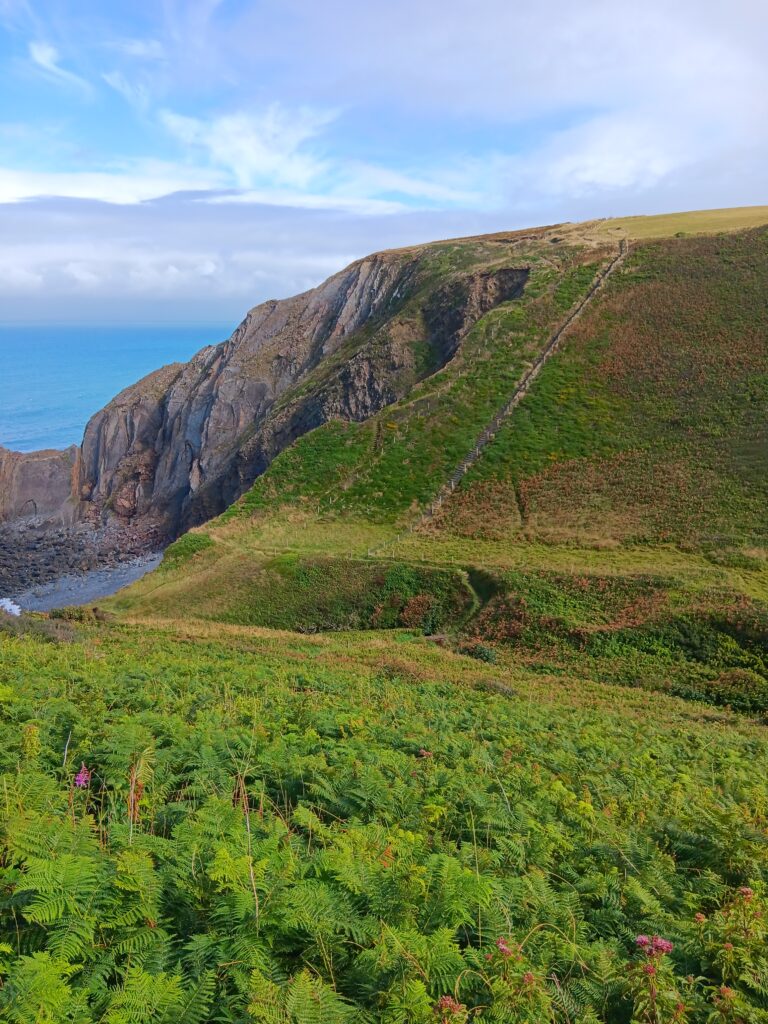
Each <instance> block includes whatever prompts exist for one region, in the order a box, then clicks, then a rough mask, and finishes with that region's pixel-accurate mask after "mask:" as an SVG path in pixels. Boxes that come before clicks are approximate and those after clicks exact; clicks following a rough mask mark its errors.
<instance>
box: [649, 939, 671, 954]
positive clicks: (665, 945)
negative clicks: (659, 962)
mask: <svg viewBox="0 0 768 1024" xmlns="http://www.w3.org/2000/svg"><path fill="white" fill-rule="evenodd" d="M674 948H675V947H674V946H673V944H672V943H671V942H670V941H669V939H662V938H661V936H659V935H654V936H653V951H654V953H658V954H659V955H660V956H666V954H667V953H671V952H672V950H673V949H674Z"/></svg>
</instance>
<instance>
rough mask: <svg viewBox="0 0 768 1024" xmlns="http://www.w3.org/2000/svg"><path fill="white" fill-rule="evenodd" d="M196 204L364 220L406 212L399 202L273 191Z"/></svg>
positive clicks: (252, 191) (221, 196)
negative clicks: (289, 209) (268, 208)
mask: <svg viewBox="0 0 768 1024" xmlns="http://www.w3.org/2000/svg"><path fill="white" fill-rule="evenodd" d="M198 202H204V203H209V204H211V205H213V206H220V205H229V204H232V203H235V204H249V205H263V206H277V207H279V206H289V207H293V208H294V209H297V210H343V211H345V212H347V213H352V214H356V215H357V216H361V217H368V216H372V215H374V214H384V215H387V214H392V213H402V212H404V211H405V210H407V209H408V207H406V206H405V205H404V204H403V203H399V202H395V201H393V200H389V199H375V198H371V199H366V198H359V199H357V198H355V197H354V196H345V195H339V194H337V193H335V194H332V195H318V194H317V193H313V192H286V191H280V190H275V189H265V190H262V191H258V190H257V189H247V190H246V191H244V192H225V193H221V194H218V195H212V196H206V197H204V198H202V199H200V200H198Z"/></svg>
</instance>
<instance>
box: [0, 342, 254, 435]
mask: <svg viewBox="0 0 768 1024" xmlns="http://www.w3.org/2000/svg"><path fill="white" fill-rule="evenodd" d="M233 328H234V325H233V324H231V323H227V324H224V323H214V324H206V323H203V324H170V325H169V324H138V325H131V326H123V325H120V326H113V325H110V326H105V327H96V326H93V325H89V326H87V327H76V326H72V325H69V324H68V325H66V326H63V325H50V324H49V325H45V326H43V325H23V326H15V325H10V324H5V325H3V324H0V445H3V446H4V447H5V448H11V449H13V450H14V451H22V452H26V451H34V450H35V449H37V448H66V447H67V446H68V445H70V444H79V443H80V441H81V440H82V437H83V430H84V429H85V425H86V423H87V422H88V420H89V419H90V417H91V416H92V415H93V414H94V413H95V412H97V411H98V410H99V409H101V408H102V406H104V405H106V403H107V402H108V401H109V400H110V399H111V398H113V397H114V396H115V395H116V394H117V393H118V392H119V391H122V389H123V388H125V387H127V386H128V385H129V384H133V383H134V381H137V380H139V379H140V378H141V377H143V376H144V375H145V374H147V373H150V372H151V371H152V370H156V369H157V368H158V367H160V366H165V365H166V364H167V363H175V362H178V361H181V360H186V359H189V358H190V356H192V355H194V353H195V352H197V351H198V350H199V349H201V348H202V347H203V346H204V345H210V344H215V343H216V342H218V341H223V340H224V339H225V338H228V337H229V335H230V334H231V333H232V330H233Z"/></svg>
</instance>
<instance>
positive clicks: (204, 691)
mask: <svg viewBox="0 0 768 1024" xmlns="http://www.w3.org/2000/svg"><path fill="white" fill-rule="evenodd" d="M715 213H717V211H715ZM735 213H738V211H736V212H735ZM631 220H632V219H629V220H627V221H617V222H615V223H614V222H602V223H601V224H599V225H597V226H593V227H588V226H585V227H584V228H581V227H579V228H578V230H577V229H576V228H572V227H570V226H567V227H564V228H563V230H562V232H560V233H559V234H558V235H557V237H556V238H555V239H554V241H551V240H544V241H542V240H541V239H539V240H534V241H532V242H531V243H530V246H529V248H527V249H526V248H525V245H519V246H518V248H516V249H515V250H514V254H513V255H514V259H515V260H516V261H518V262H519V261H525V263H526V266H527V267H528V268H529V269H530V276H529V281H528V285H527V287H526V290H525V292H524V294H523V295H522V296H521V297H520V298H518V299H515V300H512V301H510V302H507V303H503V304H502V305H501V306H499V307H497V308H496V309H494V310H493V311H492V312H490V313H488V314H487V315H486V316H485V317H483V318H482V319H481V320H480V321H479V322H478V323H477V324H476V325H475V326H474V327H473V328H472V330H471V331H470V332H469V334H468V335H467V336H466V338H464V340H463V342H462V345H461V347H460V349H459V351H458V353H457V354H456V356H455V357H454V358H453V359H452V360H450V361H449V362H448V363H446V364H445V365H444V366H443V367H442V368H441V369H438V370H437V371H436V372H434V373H432V374H430V375H427V376H426V377H425V379H423V380H422V381H421V382H420V383H417V384H416V385H415V386H414V387H413V389H412V391H411V392H410V393H409V395H408V396H407V397H406V398H405V399H403V400H401V401H399V402H396V403H394V404H393V405H392V406H390V407H388V408H386V409H384V410H383V411H382V412H381V413H380V414H378V415H377V416H375V417H372V419H371V420H368V421H366V422H365V423H359V424H358V423H341V422H332V423H329V424H326V425H325V426H324V427H321V428H319V429H317V430H315V431H313V432H311V433H309V434H307V435H305V436H304V437H303V438H301V439H300V440H299V441H297V442H296V443H295V444H294V445H293V446H291V448H289V449H288V450H286V451H285V452H283V453H282V454H281V455H279V456H278V457H277V459H275V461H274V462H273V463H272V465H271V467H270V468H269V469H268V471H267V472H266V473H265V474H264V475H263V476H262V477H260V478H259V479H258V480H257V482H256V484H255V485H254V487H253V488H252V489H251V490H250V491H249V492H248V493H247V494H245V495H244V496H243V498H242V499H241V500H240V501H239V502H238V503H236V504H235V505H234V506H232V508H231V509H230V510H228V511H227V512H226V513H225V514H224V515H222V516H220V517H219V518H218V519H217V520H214V521H213V522H211V523H209V524H207V525H205V526H203V527H201V528H199V529H196V530H194V531H192V532H190V533H188V534H186V535H185V536H183V537H181V538H180V539H179V540H178V541H176V542H175V543H174V544H173V545H172V546H171V547H170V548H169V549H168V551H167V552H166V556H165V559H164V562H163V564H162V566H161V567H160V568H159V569H158V570H157V571H156V572H154V573H152V574H150V575H149V576H148V577H146V578H145V579H144V580H142V581H140V582H139V583H138V584H135V585H134V586H133V587H131V588H129V589H128V590H127V591H125V592H122V593H120V594H118V595H116V596H115V597H114V598H112V599H110V600H108V601H106V602H104V603H103V605H102V606H101V607H100V608H99V609H97V610H93V609H63V610H60V611H57V612H54V613H51V614H50V615H47V616H42V615H37V616H33V615H30V616H24V617H22V618H21V619H11V618H10V617H5V616H1V615H0V1021H2V1022H3V1024H5V1022H6V1021H7V1022H8V1024H59V1022H62V1024H63V1022H79V1024H96V1022H103V1024H145V1022H148V1024H203V1022H212V1024H213V1022H223V1024H248V1022H265V1024H326V1022H327V1024H335V1022H349V1024H354V1022H359V1024H378V1022H381V1024H470V1022H474V1021H477V1022H481V1021H488V1022H497V1024H538V1022H551V1024H685V1022H688V1024H768V941H767V940H768V889H767V888H766V883H767V882H768V731H767V730H766V727H767V726H768V553H767V552H768V516H767V515H766V507H767V500H768V489H767V486H768V485H767V484H766V481H767V480H768V435H766V433H765V424H766V422H768V417H767V415H766V414H767V413H768V391H766V382H768V304H767V303H766V297H767V296H768V290H767V289H768V232H767V231H766V229H765V228H760V227H754V226H748V224H747V223H746V222H745V223H742V221H740V220H739V219H738V217H736V218H735V220H734V221H733V223H731V224H729V223H727V222H726V223H723V218H722V217H719V216H714V219H713V215H712V214H701V215H692V217H691V219H690V221H686V220H685V217H684V216H683V215H679V216H678V217H676V218H673V220H674V230H672V228H669V229H668V234H676V233H679V232H684V237H679V238H659V239H655V238H653V237H652V236H653V235H654V234H655V233H656V231H658V230H661V228H660V227H659V225H658V224H656V226H655V227H654V225H649V224H648V223H647V222H650V221H652V220H654V221H655V219H654V218H647V219H645V218H641V219H640V220H642V221H643V222H646V223H645V228H644V229H643V230H640V229H638V231H637V234H636V235H635V238H638V237H640V238H643V237H646V238H647V239H648V240H646V241H635V242H633V244H632V246H631V250H630V253H629V255H628V257H627V259H626V261H625V262H624V265H623V266H622V268H621V270H620V272H617V274H615V275H614V276H613V277H612V278H611V280H610V282H609V284H608V285H607V287H606V288H605V289H604V290H603V291H601V292H600V293H599V296H598V297H597V298H596V299H595V300H594V301H593V302H592V303H591V305H590V306H589V308H588V310H587V312H586V313H585V315H584V316H582V317H581V318H580V319H579V321H578V322H577V323H576V324H574V326H573V328H572V329H571V330H570V331H569V334H568V337H567V340H566V341H565V342H564V343H563V345H562V347H561V349H560V351H558V353H557V354H556V355H555V356H553V357H552V358H551V359H550V361H549V362H547V364H546V365H545V367H544V369H543V370H542V373H541V375H540V377H539V378H538V379H537V381H536V383H535V384H534V386H533V387H532V388H531V391H530V393H529V394H528V395H527V397H526V398H525V399H524V400H523V401H522V402H521V403H520V406H519V407H518V408H517V409H516V410H515V412H514V413H513V414H512V416H510V417H509V418H508V419H507V420H506V422H505V423H504V425H503V426H502V428H501V429H500V430H499V431H498V433H497V435H496V437H495V438H494V439H493V440H492V442H491V444H490V445H489V446H488V448H487V449H486V450H485V451H484V452H483V455H482V458H480V459H479V461H477V462H476V463H475V465H474V466H473V467H472V469H471V471H470V472H469V473H468V474H467V475H466V476H465V477H464V479H463V480H462V481H461V483H460V484H459V486H458V488H457V490H456V491H455V492H454V493H453V495H452V496H451V497H450V498H449V499H448V500H447V501H446V502H445V504H444V505H443V506H442V508H441V509H439V510H438V512H437V514H436V515H435V516H434V517H433V518H425V519H423V520H422V519H420V518H419V517H420V514H421V512H422V511H423V510H424V508H425V507H427V506H428V504H429V502H430V501H431V500H432V499H433V497H434V496H435V494H436V493H437V492H438V489H439V488H440V486H441V484H442V483H443V482H444V481H445V479H446V478H447V477H448V475H449V474H450V472H451V471H452V468H453V467H454V466H455V465H456V464H457V463H458V462H459V461H460V460H461V459H462V458H463V456H464V455H465V454H466V452H467V451H468V449H469V448H470V447H471V445H472V443H473V438H474V437H476V436H477V434H478V433H479V432H480V430H482V429H483V427H484V425H485V424H486V423H487V422H488V421H489V419H490V418H491V417H492V416H493V414H494V412H495V411H496V410H497V409H498V408H499V407H500V406H501V405H503V404H504V402H505V400H506V398H507V397H508V396H509V393H510V389H512V388H513V387H514V383H515V381H516V380H518V379H519V377H520V374H521V372H523V370H524V368H525V366H526V365H528V364H530V361H531V359H532V358H534V357H535V355H536V354H537V352H539V351H540V350H541V348H542V347H543V345H544V343H545V342H546V339H547V337H548V336H549V334H550V333H551V331H552V330H553V329H554V327H555V326H556V325H557V324H558V322H559V321H560V320H561V319H562V317H563V316H564V315H565V314H567V312H568V310H569V309H570V308H572V306H573V304H574V303H576V302H578V301H579V299H580V297H581V296H582V295H583V294H584V293H585V291H586V289H588V288H589V286H590V284H591V282H592V280H593V279H594V275H595V272H596V269H598V268H599V267H600V266H601V265H602V264H603V263H604V262H605V260H606V259H608V258H610V257H611V255H612V254H613V252H614V249H613V248H612V244H611V243H610V242H606V238H607V239H610V238H611V237H612V235H611V232H612V231H619V232H620V233H621V232H624V233H626V232H627V231H629V232H630V234H631V230H632V224H631V223H630V222H631ZM665 223H666V222H665ZM686 225H687V227H686ZM729 227H732V228H737V227H738V228H740V230H738V231H730V232H728V233H724V234H706V233H705V232H707V231H713V230H724V229H727V228H729ZM699 231H700V232H702V233H701V234H699V233H698V232H699ZM525 244H528V243H525ZM489 252H490V253H492V254H493V253H495V252H496V250H495V249H494V248H493V245H492V244H491V243H490V242H481V241H478V240H467V241H466V242H457V243H441V244H440V245H438V246H436V247H434V251H432V249H430V250H429V258H428V266H429V267H430V274H432V275H433V276H434V278H435V279H436V280H441V281H442V280H444V278H445V275H448V276H447V279H448V280H452V279H453V278H452V276H451V275H461V273H464V272H465V271H466V269H467V268H471V267H472V266H474V263H475V261H477V260H482V261H485V262H487V261H488V260H489V259H491V257H490V256H489ZM492 258H493V259H496V258H497V257H496V256H493V257H492ZM505 258H506V257H505ZM510 258H511V257H510ZM429 260H431V262H429ZM516 265H517V264H516ZM441 275H442V276H441ZM414 310H415V307H414ZM414 310H411V311H410V312H409V314H408V315H409V316H413V317H415V316H416V312H415V311H414ZM350 344H351V343H350ZM427 356H428V353H427V354H425V353H424V352H421V353H420V355H419V358H420V359H422V363H424V364H425V365H426V363H425V360H427ZM409 527H411V529H410V531H408V528H409Z"/></svg>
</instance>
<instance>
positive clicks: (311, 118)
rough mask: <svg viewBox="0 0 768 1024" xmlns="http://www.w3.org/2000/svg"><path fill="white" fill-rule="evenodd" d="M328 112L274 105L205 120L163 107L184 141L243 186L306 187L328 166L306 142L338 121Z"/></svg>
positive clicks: (168, 125)
mask: <svg viewBox="0 0 768 1024" xmlns="http://www.w3.org/2000/svg"><path fill="white" fill-rule="evenodd" d="M334 116H335V115H334V114H333V113H332V112H329V111H325V112H322V111H313V110H309V109H306V108H301V109H299V110H293V111H288V110H285V109H284V108H282V107H281V106H279V105H278V104H276V103H275V104H272V105H271V106H269V107H268V108H267V109H266V110H265V111H264V112H263V113H260V114H246V113H233V114H225V115H222V116H221V117H214V118H210V119H209V120H203V119H201V118H195V117H186V116H184V115H182V114H176V113H174V112H173V111H170V110H164V111H162V112H161V114H160V119H161V121H162V123H163V124H164V125H165V127H166V128H167V129H168V131H169V132H171V134H172V135H174V136H175V137H176V138H177V139H178V140H179V141H180V142H182V143H184V144H185V145H186V146H189V147H191V148H193V149H196V150H198V151H199V152H201V153H202V154H203V155H204V156H205V157H207V159H208V161H209V162H210V163H211V164H212V165H213V166H214V167H221V168H225V169H226V170H227V171H229V172H230V173H231V174H232V176H233V184H235V185H236V186H237V187H238V188H243V189H247V188H251V187H253V186H254V185H256V184H258V183H268V184H270V185H277V186H280V185H289V186H293V187H297V188H306V187H307V186H308V185H309V184H310V183H311V182H312V181H313V180H315V179H317V178H318V177H320V176H321V175H322V174H323V173H324V172H325V170H326V169H327V164H326V163H325V162H324V161H323V160H322V159H320V158H319V157H318V156H316V155H315V154H313V153H312V152H311V151H309V150H308V149H306V147H305V143H307V142H309V141H310V140H311V139H315V138H316V137H317V136H318V135H319V134H320V132H321V131H322V130H323V128H325V127H326V125H328V124H329V123H330V121H332V120H333V118H334Z"/></svg>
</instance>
